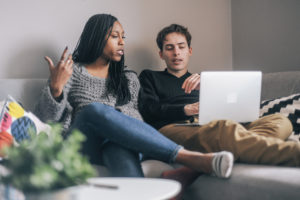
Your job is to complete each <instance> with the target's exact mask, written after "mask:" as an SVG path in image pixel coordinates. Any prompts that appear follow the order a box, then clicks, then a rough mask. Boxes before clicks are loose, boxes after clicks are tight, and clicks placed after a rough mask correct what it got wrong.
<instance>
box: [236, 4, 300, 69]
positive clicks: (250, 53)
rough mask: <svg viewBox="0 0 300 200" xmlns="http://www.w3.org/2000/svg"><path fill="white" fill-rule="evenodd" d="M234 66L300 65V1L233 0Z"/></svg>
mask: <svg viewBox="0 0 300 200" xmlns="http://www.w3.org/2000/svg"><path fill="white" fill-rule="evenodd" d="M231 2H232V38H233V69H234V70H253V69H255V70H256V69H257V70H262V71H264V72H275V71H288V70H299V69H300V1H299V0H232V1H231Z"/></svg>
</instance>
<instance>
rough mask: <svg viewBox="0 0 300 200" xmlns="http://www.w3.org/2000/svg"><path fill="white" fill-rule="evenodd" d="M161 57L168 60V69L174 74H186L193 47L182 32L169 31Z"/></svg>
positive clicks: (160, 53)
mask: <svg viewBox="0 0 300 200" xmlns="http://www.w3.org/2000/svg"><path fill="white" fill-rule="evenodd" d="M159 55H160V57H161V59H163V60H164V61H165V62H166V65H167V69H168V71H169V72H170V73H172V74H184V73H185V72H186V71H187V66H188V62H189V58H190V56H191V55H192V48H190V47H189V46H188V44H187V41H186V38H185V36H184V35H183V34H181V33H176V32H174V33H169V34H168V35H166V37H165V40H164V42H163V48H162V51H160V52H159Z"/></svg>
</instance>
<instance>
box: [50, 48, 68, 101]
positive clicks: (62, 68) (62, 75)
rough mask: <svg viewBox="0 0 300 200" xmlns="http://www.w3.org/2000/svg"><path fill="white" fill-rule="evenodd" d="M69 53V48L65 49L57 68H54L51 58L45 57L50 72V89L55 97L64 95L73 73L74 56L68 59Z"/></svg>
mask: <svg viewBox="0 0 300 200" xmlns="http://www.w3.org/2000/svg"><path fill="white" fill-rule="evenodd" d="M67 52H68V47H66V48H65V50H64V52H63V53H62V56H61V58H60V61H59V62H58V63H57V65H56V66H54V64H53V61H52V60H51V58H49V57H48V56H45V60H46V61H47V62H48V65H49V70H50V89H51V93H52V95H53V97H59V96H60V95H61V94H62V91H63V88H64V86H65V85H66V83H67V82H68V80H69V79H70V77H71V75H72V73H73V60H72V54H69V56H68V57H67Z"/></svg>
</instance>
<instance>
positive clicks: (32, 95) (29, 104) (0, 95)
mask: <svg viewBox="0 0 300 200" xmlns="http://www.w3.org/2000/svg"><path fill="white" fill-rule="evenodd" d="M46 82H47V80H46V79H0V101H1V100H3V99H5V98H6V97H7V95H8V94H9V95H11V96H12V97H13V98H14V99H16V100H17V101H18V102H20V103H21V104H22V105H23V106H24V108H25V109H26V110H28V111H32V110H33V108H34V105H35V102H36V99H38V97H39V95H40V92H41V90H42V88H43V87H44V86H45V84H46Z"/></svg>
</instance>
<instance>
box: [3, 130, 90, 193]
mask: <svg viewBox="0 0 300 200" xmlns="http://www.w3.org/2000/svg"><path fill="white" fill-rule="evenodd" d="M30 135H31V138H30V139H29V140H24V141H22V142H21V143H20V144H19V145H18V146H12V147H9V148H6V149H5V154H6V155H7V160H6V161H5V162H4V164H3V165H4V166H5V167H6V168H7V169H8V170H9V173H8V175H6V176H3V177H1V180H2V182H4V183H6V184H10V185H12V186H14V187H16V188H18V189H20V190H22V191H25V192H43V191H49V190H55V189H60V188H64V187H68V186H72V185H77V184H82V183H84V182H85V181H86V179H87V178H89V177H91V176H94V175H95V171H94V168H93V167H92V166H91V165H90V163H89V162H88V160H87V158H86V157H83V156H82V155H81V154H80V153H79V149H80V147H81V142H82V141H83V140H84V139H85V137H84V135H83V134H82V133H80V132H79V131H73V132H72V133H71V135H70V136H69V137H68V138H67V139H66V140H64V139H63V137H62V136H61V126H60V125H53V126H52V128H51V132H50V133H49V134H48V135H47V134H46V133H45V132H41V133H40V134H38V135H36V134H30Z"/></svg>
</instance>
